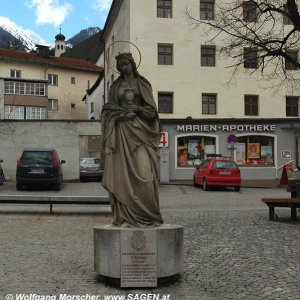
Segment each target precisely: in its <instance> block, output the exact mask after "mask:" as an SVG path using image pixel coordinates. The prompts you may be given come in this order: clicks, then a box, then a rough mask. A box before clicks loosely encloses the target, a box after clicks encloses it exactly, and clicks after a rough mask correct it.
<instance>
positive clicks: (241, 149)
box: [235, 143, 246, 165]
mask: <svg viewBox="0 0 300 300" xmlns="http://www.w3.org/2000/svg"><path fill="white" fill-rule="evenodd" d="M235 149H236V163H237V164H238V165H244V164H245V161H246V145H245V143H235Z"/></svg>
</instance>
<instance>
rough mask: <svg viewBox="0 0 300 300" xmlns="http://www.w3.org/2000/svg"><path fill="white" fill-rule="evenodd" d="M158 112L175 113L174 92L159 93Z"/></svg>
mask: <svg viewBox="0 0 300 300" xmlns="http://www.w3.org/2000/svg"><path fill="white" fill-rule="evenodd" d="M158 112H159V113H170V114H171V113H173V93H161V92H159V93H158Z"/></svg>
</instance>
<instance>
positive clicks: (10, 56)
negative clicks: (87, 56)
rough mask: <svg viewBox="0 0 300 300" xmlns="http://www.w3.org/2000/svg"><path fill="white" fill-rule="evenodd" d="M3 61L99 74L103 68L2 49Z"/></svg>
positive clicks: (0, 55) (71, 59)
mask: <svg viewBox="0 0 300 300" xmlns="http://www.w3.org/2000/svg"><path fill="white" fill-rule="evenodd" d="M3 59H6V60H18V61H20V62H24V63H27V62H28V63H38V64H45V65H52V66H57V67H64V68H72V69H81V70H88V71H93V72H99V73H100V72H101V71H102V68H101V67H98V66H96V65H95V64H93V63H91V62H89V61H86V60H83V59H74V58H67V57H55V56H49V57H44V56H41V55H39V54H37V53H28V52H24V51H15V50H10V49H5V48H0V60H3Z"/></svg>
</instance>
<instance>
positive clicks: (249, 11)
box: [243, 1, 257, 22]
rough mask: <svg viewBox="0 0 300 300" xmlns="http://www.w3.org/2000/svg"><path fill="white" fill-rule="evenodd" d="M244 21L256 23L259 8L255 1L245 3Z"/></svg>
mask: <svg viewBox="0 0 300 300" xmlns="http://www.w3.org/2000/svg"><path fill="white" fill-rule="evenodd" d="M243 20H244V21H245V22H256V20H257V8H256V4H255V3H254V2H253V1H246V2H243Z"/></svg>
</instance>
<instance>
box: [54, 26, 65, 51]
mask: <svg viewBox="0 0 300 300" xmlns="http://www.w3.org/2000/svg"><path fill="white" fill-rule="evenodd" d="M65 39H66V37H65V36H64V35H63V34H62V33H61V28H60V29H59V34H57V35H56V36H55V56H56V57H58V56H60V55H61V54H62V53H64V52H65V51H66V42H65Z"/></svg>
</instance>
